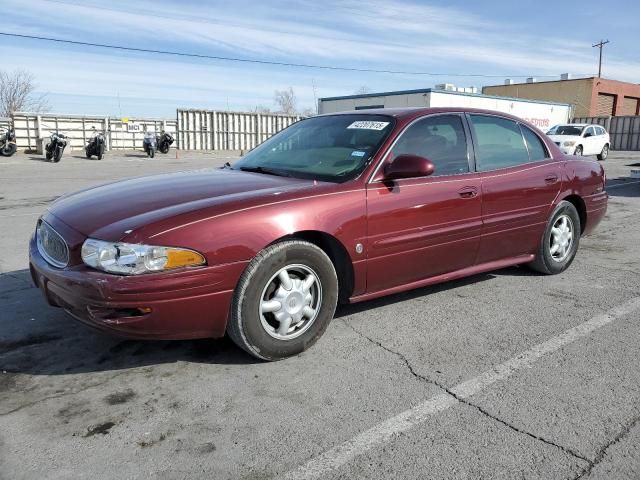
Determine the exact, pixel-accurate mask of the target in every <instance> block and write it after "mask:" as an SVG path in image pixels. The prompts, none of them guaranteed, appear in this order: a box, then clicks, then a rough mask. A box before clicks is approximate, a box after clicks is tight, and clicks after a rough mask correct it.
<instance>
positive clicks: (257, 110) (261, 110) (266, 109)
mask: <svg viewBox="0 0 640 480" xmlns="http://www.w3.org/2000/svg"><path fill="white" fill-rule="evenodd" d="M253 113H271V109H270V108H269V107H265V106H264V105H256V106H255V107H253Z"/></svg>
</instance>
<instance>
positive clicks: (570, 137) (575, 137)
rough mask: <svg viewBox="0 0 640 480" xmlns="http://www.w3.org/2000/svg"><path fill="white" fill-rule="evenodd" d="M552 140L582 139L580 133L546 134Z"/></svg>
mask: <svg viewBox="0 0 640 480" xmlns="http://www.w3.org/2000/svg"><path fill="white" fill-rule="evenodd" d="M547 136H548V137H549V138H550V139H551V140H553V141H554V142H560V143H563V142H566V141H574V142H577V141H579V140H581V139H582V137H581V136H580V135H547Z"/></svg>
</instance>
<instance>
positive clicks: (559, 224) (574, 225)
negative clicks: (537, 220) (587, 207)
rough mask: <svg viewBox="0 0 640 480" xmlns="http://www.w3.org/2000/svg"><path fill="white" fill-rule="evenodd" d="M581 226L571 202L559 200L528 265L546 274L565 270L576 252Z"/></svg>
mask: <svg viewBox="0 0 640 480" xmlns="http://www.w3.org/2000/svg"><path fill="white" fill-rule="evenodd" d="M581 228H582V227H581V226H580V216H579V215H578V211H577V210H576V207H574V206H573V204H572V203H571V202H567V201H562V202H560V204H559V205H558V206H557V207H556V208H555V210H554V211H553V213H552V214H551V217H550V219H549V221H548V222H547V228H546V229H545V232H544V236H543V237H542V242H541V243H540V247H539V248H538V253H537V255H536V259H535V260H534V261H533V262H531V263H530V264H529V266H530V267H531V268H533V269H534V270H536V271H538V272H540V273H545V274H547V275H555V274H556V273H560V272H563V271H565V270H566V269H567V268H569V265H571V263H572V262H573V259H574V258H575V256H576V253H577V252H578V246H579V245H580V233H581V231H582V230H581Z"/></svg>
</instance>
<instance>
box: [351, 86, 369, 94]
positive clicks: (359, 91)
mask: <svg viewBox="0 0 640 480" xmlns="http://www.w3.org/2000/svg"><path fill="white" fill-rule="evenodd" d="M367 93H371V89H370V88H369V87H367V86H366V85H362V86H361V87H360V88H358V89H357V90H356V91H355V92H353V94H354V95H366V94H367Z"/></svg>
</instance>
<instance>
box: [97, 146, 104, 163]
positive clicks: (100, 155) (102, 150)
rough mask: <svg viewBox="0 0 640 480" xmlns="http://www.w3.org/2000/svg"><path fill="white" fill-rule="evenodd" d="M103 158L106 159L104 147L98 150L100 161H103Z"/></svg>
mask: <svg viewBox="0 0 640 480" xmlns="http://www.w3.org/2000/svg"><path fill="white" fill-rule="evenodd" d="M102 157H104V145H100V148H99V149H98V160H102Z"/></svg>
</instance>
